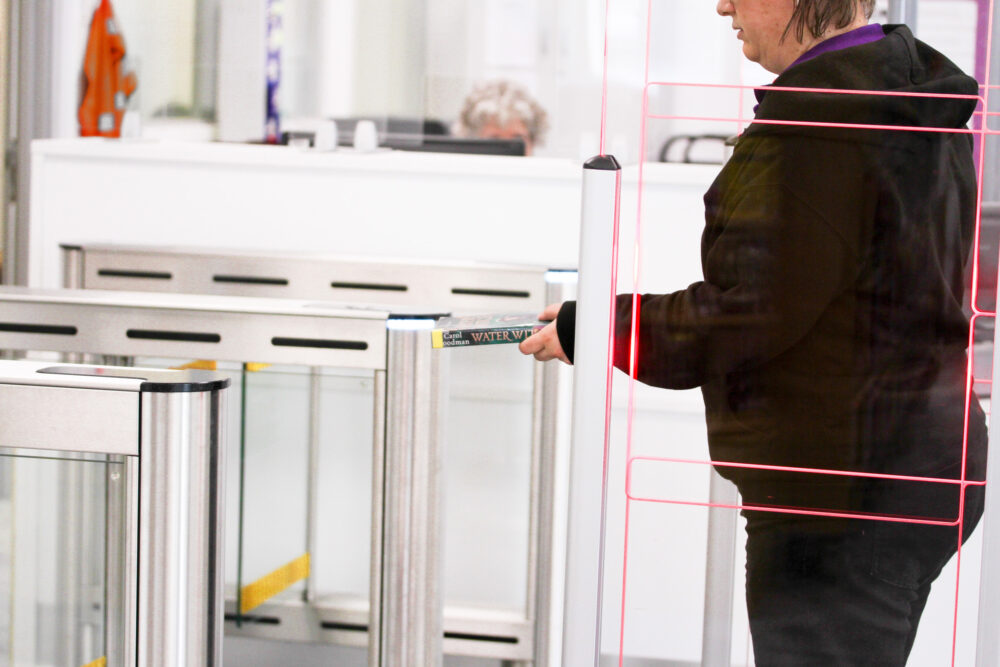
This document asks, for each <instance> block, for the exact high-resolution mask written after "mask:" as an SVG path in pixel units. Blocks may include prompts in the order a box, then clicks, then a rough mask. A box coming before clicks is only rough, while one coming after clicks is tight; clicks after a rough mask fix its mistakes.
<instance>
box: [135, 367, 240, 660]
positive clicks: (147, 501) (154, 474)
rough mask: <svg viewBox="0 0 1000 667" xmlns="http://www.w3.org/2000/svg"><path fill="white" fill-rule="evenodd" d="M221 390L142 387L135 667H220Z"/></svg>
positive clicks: (225, 383)
mask: <svg viewBox="0 0 1000 667" xmlns="http://www.w3.org/2000/svg"><path fill="white" fill-rule="evenodd" d="M228 383H229V381H228V380H218V381H216V382H215V383H214V384H211V385H208V386H207V387H206V386H203V385H191V386H186V385H179V384H172V383H155V382H147V383H144V385H143V390H142V394H141V399H142V402H141V414H142V431H141V443H140V471H139V489H140V494H139V533H138V536H137V537H138V542H139V545H138V546H139V563H140V566H139V579H138V594H139V595H138V600H139V609H138V643H139V647H138V648H139V651H138V652H139V665H140V667H174V666H176V665H190V666H192V667H194V666H201V665H205V666H218V667H221V665H222V627H223V577H222V565H223V559H222V545H223V533H222V524H223V516H224V515H223V499H224V497H225V496H224V493H223V480H224V477H223V471H224V469H225V467H224V461H223V455H224V447H223V443H224V442H225V440H224V434H223V425H224V421H225V420H224V419H223V415H224V411H225V392H224V391H223V389H224V388H225V387H226V386H228Z"/></svg>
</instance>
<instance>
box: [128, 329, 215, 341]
mask: <svg viewBox="0 0 1000 667" xmlns="http://www.w3.org/2000/svg"><path fill="white" fill-rule="evenodd" d="M125 335H126V336H128V337H129V338H139V339H141V340H169V341H184V342H188V343H218V342H220V341H221V340H222V336H220V335H219V334H214V333H199V332H197V331H156V330H153V329H129V330H128V331H126V332H125Z"/></svg>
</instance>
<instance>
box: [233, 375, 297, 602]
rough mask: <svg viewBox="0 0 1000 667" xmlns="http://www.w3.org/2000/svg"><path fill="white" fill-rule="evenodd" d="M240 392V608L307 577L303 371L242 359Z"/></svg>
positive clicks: (288, 592) (281, 593)
mask: <svg viewBox="0 0 1000 667" xmlns="http://www.w3.org/2000/svg"><path fill="white" fill-rule="evenodd" d="M242 384H243V393H242V396H241V397H240V407H239V410H240V413H241V415H242V426H243V427H242V430H241V437H240V450H241V454H240V456H241V457H242V460H241V464H242V469H241V471H240V472H241V477H240V487H241V497H240V503H241V508H242V509H241V523H240V556H241V557H240V561H239V568H240V575H239V585H240V589H239V598H238V599H239V604H240V611H241V613H249V612H251V611H252V610H253V609H254V608H255V607H257V606H259V605H260V604H262V603H264V602H266V601H267V600H270V599H272V598H277V599H290V598H295V597H301V595H302V592H303V590H304V587H305V582H304V579H305V578H306V577H307V576H308V572H309V568H308V558H309V554H308V551H307V536H306V530H307V518H306V514H307V513H306V509H307V502H308V491H307V482H308V469H309V427H310V415H309V391H310V376H309V373H308V370H306V369H302V368H292V367H274V366H266V367H256V366H254V365H252V364H244V369H243V383H242Z"/></svg>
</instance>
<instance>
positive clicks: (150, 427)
mask: <svg viewBox="0 0 1000 667" xmlns="http://www.w3.org/2000/svg"><path fill="white" fill-rule="evenodd" d="M228 386H229V380H228V378H226V377H224V376H222V375H219V374H216V373H205V372H199V371H195V372H180V371H156V370H150V369H142V370H136V369H128V368H108V367H95V366H79V365H76V366H74V365H66V364H62V365H59V364H56V365H53V364H51V363H48V362H38V361H20V362H0V447H2V448H5V449H16V453H15V456H16V455H29V456H30V455H32V450H40V451H43V452H46V454H45V455H44V457H45V458H56V459H59V460H66V461H68V462H78V461H83V460H88V459H89V460H94V461H98V462H106V463H107V464H108V465H107V467H108V468H109V469H110V470H109V474H108V487H107V496H106V498H107V502H108V509H107V523H106V530H105V533H104V538H105V542H106V546H105V549H104V551H105V553H106V557H105V560H104V567H105V577H106V579H107V584H106V586H105V593H104V598H103V600H101V601H100V602H103V606H104V610H103V612H104V613H103V619H100V620H98V623H100V622H103V625H104V650H105V656H104V658H105V659H106V660H108V661H109V662H108V664H113V665H133V666H136V667H168V666H169V667H217V666H221V664H222V661H221V640H222V623H223V616H222V578H221V566H222V554H221V544H222V517H223V512H222V498H223V496H222V477H221V471H222V463H223V461H222V459H223V442H224V439H223V431H222V429H223V424H224V421H225V420H224V418H223V412H224V409H225V405H224V401H225V394H226V387H228ZM53 452H55V453H56V455H55V456H53ZM78 481H83V482H85V483H89V486H90V487H94V488H96V487H97V486H98V483H99V481H100V480H98V479H97V476H96V475H90V476H89V478H87V477H83V478H78ZM84 509H85V510H86V506H85V507H84ZM83 520H84V521H86V518H85V517H84V518H83ZM78 534H79V532H78V531H77V532H74V533H71V535H72V536H74V539H76V538H75V536H76V535H78ZM84 551H85V552H87V553H84V554H82V557H83V558H86V559H88V567H87V568H86V569H87V570H92V569H93V567H92V566H93V564H94V560H95V558H94V556H95V554H96V555H99V554H98V553H97V552H98V551H99V550H94V549H87V548H86V547H85V548H84ZM90 552H94V553H90ZM60 566H61V567H64V566H65V561H60ZM80 571H81V569H77V570H74V571H73V572H72V573H70V574H69V579H71V580H72V581H70V582H69V583H70V584H71V585H73V586H75V587H76V588H77V589H78V590H77V591H74V593H76V592H79V591H80V590H82V591H84V594H86V591H87V588H88V583H89V582H86V581H81V580H80V579H79V577H76V575H75V573H77V572H80ZM74 577H75V578H74ZM100 602H98V604H100ZM86 625H88V623H76V626H75V628H70V627H67V628H66V630H67V631H69V634H72V643H73V644H87V643H88V642H89V641H90V638H89V637H88V636H87V635H86V634H84V631H83V627H84V626H86ZM89 625H94V623H89ZM81 638H82V639H81ZM93 644H94V643H93V642H90V645H89V646H86V647H84V648H85V650H86V651H87V652H88V655H87V657H86V658H85V659H88V660H90V659H91V658H93V657H94V656H93V655H89V653H90V652H96V650H97V648H98V647H97V646H95V645H93ZM74 650H76V649H74ZM77 652H79V650H77ZM69 658H70V659H72V660H73V662H72V663H69V664H80V662H79V658H78V657H75V656H73V655H70V656H69Z"/></svg>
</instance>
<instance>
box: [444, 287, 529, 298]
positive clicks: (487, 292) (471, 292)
mask: <svg viewBox="0 0 1000 667" xmlns="http://www.w3.org/2000/svg"><path fill="white" fill-rule="evenodd" d="M451 293H452V294H462V295H466V296H499V297H505V298H508V299H530V298H531V292H525V291H522V290H505V289H478V288H473V287H453V288H451Z"/></svg>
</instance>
